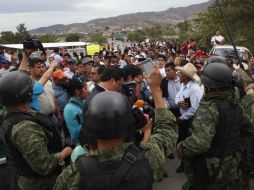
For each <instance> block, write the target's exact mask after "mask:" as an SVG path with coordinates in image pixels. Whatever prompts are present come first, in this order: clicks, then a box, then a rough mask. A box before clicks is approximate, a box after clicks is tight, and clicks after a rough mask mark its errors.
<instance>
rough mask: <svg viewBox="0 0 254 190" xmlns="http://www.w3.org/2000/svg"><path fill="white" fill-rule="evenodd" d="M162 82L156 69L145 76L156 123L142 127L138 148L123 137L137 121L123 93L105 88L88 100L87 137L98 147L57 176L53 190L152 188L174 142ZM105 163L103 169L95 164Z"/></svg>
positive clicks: (171, 122) (102, 164)
mask: <svg viewBox="0 0 254 190" xmlns="http://www.w3.org/2000/svg"><path fill="white" fill-rule="evenodd" d="M161 80H162V77H161V75H160V72H159V71H158V70H156V71H154V72H153V73H152V75H151V76H150V78H149V80H148V83H149V85H150V87H151V92H152V95H153V98H154V102H155V107H156V109H155V127H154V129H153V133H152V134H151V136H150V132H151V126H150V127H149V126H146V127H144V128H142V126H140V127H141V129H140V130H142V131H143V132H144V137H145V138H144V139H143V140H142V142H141V143H140V145H139V146H136V145H133V142H124V137H125V136H128V135H130V134H131V133H132V132H133V130H134V129H135V126H136V123H137V122H138V123H139V121H135V118H134V117H133V113H132V111H131V108H130V106H129V104H128V103H127V101H126V100H125V99H124V98H123V96H122V95H121V94H119V93H117V92H110V91H106V92H101V93H99V94H97V95H96V96H95V97H94V98H93V99H92V100H91V102H90V104H89V105H88V110H87V111H86V113H85V116H84V121H85V125H84V128H85V134H86V135H88V136H91V137H94V138H95V139H96V146H97V150H96V151H92V152H89V153H88V154H87V155H83V156H80V157H79V158H78V160H77V161H76V163H75V164H73V165H71V166H68V167H67V168H66V169H65V170H64V171H63V172H62V174H61V175H60V176H59V177H58V179H57V183H56V185H55V187H54V189H55V190H69V189H72V190H76V189H79V187H84V188H86V189H98V190H99V189H133V190H135V189H152V182H153V179H154V180H155V181H156V180H159V179H160V178H161V177H162V175H163V173H164V164H165V159H166V156H167V154H168V153H169V152H170V151H172V150H173V149H174V147H175V145H176V141H177V133H176V130H177V125H176V123H175V121H174V116H173V115H172V114H171V113H170V112H169V111H168V109H166V107H165V104H164V101H163V98H162V92H161V90H160V83H161ZM147 135H148V136H147ZM148 137H149V138H148ZM123 158H124V159H123ZM126 159H127V160H129V161H130V162H128V161H126ZM107 163H108V164H107ZM130 163H131V164H130ZM105 164H107V165H105ZM90 166H91V167H90ZM103 166H105V168H104V170H103V171H101V170H100V169H99V168H101V167H103ZM103 174H105V175H103ZM152 175H153V177H152ZM111 176H113V177H112V178H111ZM115 176H117V177H116V178H117V179H116V178H115ZM124 176H128V177H129V178H128V177H124ZM110 178H111V179H110Z"/></svg>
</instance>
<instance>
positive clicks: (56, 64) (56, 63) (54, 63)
mask: <svg viewBox="0 0 254 190" xmlns="http://www.w3.org/2000/svg"><path fill="white" fill-rule="evenodd" d="M57 66H58V62H57V61H56V60H53V61H52V62H51V63H50V67H52V68H56V67H57Z"/></svg>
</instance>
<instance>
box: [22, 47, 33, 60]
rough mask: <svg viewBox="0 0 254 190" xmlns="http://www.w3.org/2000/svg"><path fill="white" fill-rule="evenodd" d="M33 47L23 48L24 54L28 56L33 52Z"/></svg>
mask: <svg viewBox="0 0 254 190" xmlns="http://www.w3.org/2000/svg"><path fill="white" fill-rule="evenodd" d="M35 51H36V50H35V49H29V48H24V54H25V55H26V56H27V57H28V58H29V57H30V55H31V54H32V53H33V52H35Z"/></svg>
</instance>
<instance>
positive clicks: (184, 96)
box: [175, 63, 203, 173]
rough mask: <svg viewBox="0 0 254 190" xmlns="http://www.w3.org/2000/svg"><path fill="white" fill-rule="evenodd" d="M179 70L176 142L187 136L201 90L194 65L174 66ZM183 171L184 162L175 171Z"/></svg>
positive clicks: (201, 93)
mask: <svg viewBox="0 0 254 190" xmlns="http://www.w3.org/2000/svg"><path fill="white" fill-rule="evenodd" d="M176 70H178V71H179V77H180V81H181V87H180V90H179V91H178V93H177V94H176V98H175V103H176V105H178V106H179V108H180V113H181V116H180V117H177V118H176V121H177V123H178V124H179V125H178V135H179V136H178V142H180V141H183V140H184V139H186V138H187V137H188V136H189V131H190V129H191V123H192V119H193V117H194V115H195V114H196V111H197V109H198V107H199V103H200V100H201V98H202V96H203V91H202V90H201V88H200V85H199V82H200V78H199V76H198V75H197V70H196V68H195V66H194V65H193V64H191V63H188V64H186V65H185V66H183V67H176ZM183 171H184V164H183V162H181V165H180V166H179V167H178V168H177V170H176V172H177V173H180V172H183Z"/></svg>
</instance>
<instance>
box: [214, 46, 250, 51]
mask: <svg viewBox="0 0 254 190" xmlns="http://www.w3.org/2000/svg"><path fill="white" fill-rule="evenodd" d="M213 48H214V49H224V48H230V49H231V48H232V49H233V46H232V45H217V46H214V47H213ZM236 48H237V49H242V50H247V51H249V49H248V48H246V47H242V46H236Z"/></svg>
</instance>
